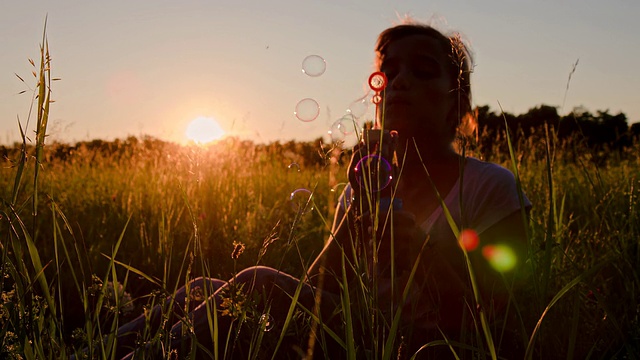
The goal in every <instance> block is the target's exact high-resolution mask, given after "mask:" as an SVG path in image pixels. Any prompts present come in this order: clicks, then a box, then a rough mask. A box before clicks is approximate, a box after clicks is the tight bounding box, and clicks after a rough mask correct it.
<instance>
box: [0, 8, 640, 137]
mask: <svg viewBox="0 0 640 360" xmlns="http://www.w3.org/2000/svg"><path fill="white" fill-rule="evenodd" d="M405 14H409V15H411V16H412V17H414V18H416V19H418V20H431V21H432V22H434V23H435V24H436V25H438V26H439V27H440V28H442V29H444V30H458V31H460V32H461V33H462V34H463V35H464V37H465V38H466V39H467V40H468V41H469V42H470V44H471V47H472V49H473V52H474V55H475V63H476V66H475V71H474V74H473V77H472V81H474V85H473V91H474V103H475V104H476V105H489V106H490V107H491V108H492V109H494V110H496V111H497V110H498V102H499V103H500V104H501V105H502V108H503V109H504V110H505V111H507V112H511V113H515V114H520V113H523V112H526V111H527V110H528V109H529V108H532V107H534V106H537V105H540V104H545V105H552V106H558V109H559V111H560V113H561V114H566V113H568V112H570V111H571V110H572V109H573V108H574V107H576V106H584V107H585V108H586V109H587V110H589V111H592V112H595V111H596V110H607V109H608V110H609V111H610V112H611V113H618V112H624V113H625V114H626V115H627V117H628V119H629V123H633V122H637V121H640V96H639V95H638V90H639V85H640V70H639V69H638V64H637V61H638V59H640V40H638V35H639V34H640V21H638V16H639V15H640V2H638V1H637V0H612V1H601V0H583V1H578V0H553V1H552V0H538V1H515V0H513V1H506V0H503V1H498V0H485V1H457V0H434V1H425V0H410V1H383V0H367V1H365V0H362V1H348V0H323V1H300V0H268V1H263V0H249V1H223V0H183V1H158V0H154V1H151V0H136V1H122V0H113V1H80V0H74V1H72V0H60V1H44V0H41V1H31V0H23V1H17V0H15V1H14V0H6V1H2V3H1V4H0V45H1V49H2V50H1V51H0V143H5V144H6V143H12V142H13V141H16V140H17V139H18V134H19V130H18V125H17V119H18V118H19V119H20V120H21V121H22V122H23V123H24V122H25V121H26V119H27V116H28V110H29V103H30V101H31V97H30V93H25V94H21V95H19V94H18V93H19V92H20V91H22V90H26V89H27V88H26V86H25V85H24V84H23V83H22V82H20V80H19V79H18V78H17V77H16V76H15V74H18V75H20V76H21V77H22V78H24V79H25V80H26V81H27V83H28V84H29V85H30V86H32V87H33V86H34V85H35V80H34V78H33V77H32V76H31V71H32V68H31V65H30V64H29V62H28V59H29V58H33V59H34V60H37V59H38V56H39V53H38V50H39V44H40V42H41V38H42V30H43V24H44V19H45V16H47V15H48V25H47V33H48V40H49V47H50V52H51V56H52V76H53V77H59V78H61V79H62V80H61V81H58V82H55V83H54V84H53V99H54V100H56V102H55V103H54V104H53V105H52V109H51V124H50V131H49V133H50V134H51V139H56V140H59V141H63V142H75V141H84V140H92V139H97V138H100V139H106V140H111V139H114V138H125V137H127V136H130V135H134V136H140V135H144V134H146V135H151V136H154V137H158V138H161V139H165V140H170V141H176V142H184V141H185V135H184V134H185V131H186V128H187V125H188V124H189V123H190V122H191V121H192V120H193V119H195V118H197V117H199V116H206V117H212V118H214V119H216V120H217V122H218V123H219V124H220V126H221V127H222V128H223V129H224V130H225V131H226V132H227V133H228V134H232V135H235V136H240V137H243V138H249V139H252V140H255V141H260V142H270V141H274V140H282V141H286V140H290V139H295V140H304V141H306V140H312V139H314V138H317V137H320V136H323V135H325V134H326V133H327V130H328V129H329V128H330V126H331V124H332V123H333V122H334V121H335V120H337V119H339V118H341V117H342V116H343V115H344V114H345V113H346V110H347V109H348V108H349V105H350V104H351V102H352V101H354V100H356V99H358V98H360V97H362V96H363V95H365V83H366V80H367V78H368V76H369V74H370V73H371V71H372V67H373V61H372V60H373V54H374V53H373V46H374V44H375V40H376V37H377V34H378V33H379V32H380V31H382V30H383V29H385V28H386V27H389V26H390V25H392V24H394V23H396V22H397V21H398V18H399V15H400V16H402V15H405ZM314 54H315V55H319V56H321V57H322V58H324V60H325V61H326V71H325V72H324V73H323V74H322V75H321V76H318V77H310V76H307V75H305V74H303V72H302V71H301V70H302V65H301V64H302V61H303V59H304V58H305V57H307V56H308V55H314ZM578 59H579V63H578V66H577V68H576V71H575V73H573V75H572V78H571V83H570V86H569V90H568V92H567V93H566V100H565V90H566V87H567V79H568V77H569V74H570V73H571V69H572V67H573V65H574V63H575V62H576V60H578ZM308 97H309V98H313V99H315V100H316V101H317V102H318V104H319V106H320V115H319V116H318V118H317V119H315V120H314V121H310V122H302V121H300V120H298V119H297V118H296V116H294V113H293V112H294V109H295V106H296V104H297V103H298V101H300V100H301V99H303V98H308ZM563 102H564V105H563ZM31 122H32V123H34V122H35V120H34V119H32V121H31Z"/></svg>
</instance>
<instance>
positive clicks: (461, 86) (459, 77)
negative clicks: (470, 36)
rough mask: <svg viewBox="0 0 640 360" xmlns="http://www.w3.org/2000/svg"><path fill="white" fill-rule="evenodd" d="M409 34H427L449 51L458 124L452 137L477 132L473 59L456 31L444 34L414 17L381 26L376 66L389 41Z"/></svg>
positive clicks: (468, 136)
mask: <svg viewBox="0 0 640 360" xmlns="http://www.w3.org/2000/svg"><path fill="white" fill-rule="evenodd" d="M412 35H426V36H429V37H431V38H433V39H435V40H436V41H438V43H439V44H440V45H441V46H442V49H443V50H444V53H445V54H447V55H448V57H449V59H451V61H450V62H449V64H448V65H449V66H448V72H449V76H450V79H451V83H452V84H454V85H455V88H454V89H452V91H454V92H455V93H456V95H457V102H458V114H457V120H458V121H457V124H456V125H457V126H456V127H455V128H454V129H452V130H453V134H452V135H453V137H455V134H456V132H457V134H458V135H459V136H460V137H462V138H465V139H468V138H471V137H473V136H474V135H475V134H476V128H477V123H476V118H475V114H474V111H473V109H472V105H471V72H472V71H473V59H472V57H471V53H470V51H469V49H468V48H467V46H466V45H465V43H464V42H463V40H462V38H461V36H460V34H459V33H456V32H454V33H452V34H451V35H445V34H443V33H442V32H440V31H439V30H436V29H435V28H433V27H431V26H429V25H426V24H422V23H418V22H415V21H413V20H410V19H409V20H405V21H404V22H403V23H402V24H400V25H396V26H393V27H390V28H388V29H386V30H384V31H383V32H382V33H380V35H379V36H378V42H377V44H376V48H375V50H376V60H375V67H376V69H378V70H379V69H380V66H381V65H382V64H381V63H382V59H383V58H384V56H385V55H386V53H387V50H388V48H389V45H391V44H392V43H393V42H395V41H397V40H399V39H402V38H405V37H407V36H412Z"/></svg>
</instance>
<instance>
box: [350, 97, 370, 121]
mask: <svg viewBox="0 0 640 360" xmlns="http://www.w3.org/2000/svg"><path fill="white" fill-rule="evenodd" d="M370 93H371V91H369V92H367V94H366V95H365V96H363V97H361V98H359V99H357V100H354V101H353V102H352V103H351V104H350V105H349V108H348V109H347V112H349V113H351V114H352V115H353V116H355V117H356V118H361V117H363V116H364V114H366V113H367V110H369V94H370Z"/></svg>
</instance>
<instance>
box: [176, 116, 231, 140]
mask: <svg viewBox="0 0 640 360" xmlns="http://www.w3.org/2000/svg"><path fill="white" fill-rule="evenodd" d="M224 133H225V132H224V130H223V129H222V127H220V124H218V122H217V121H216V120H215V119H214V118H211V117H206V116H200V117H197V118H195V119H193V120H192V121H191V122H190V123H189V125H188V126H187V131H186V132H185V135H186V136H187V139H189V140H191V141H193V142H195V143H197V144H206V143H209V142H212V141H214V140H218V139H220V138H221V137H223V136H224Z"/></svg>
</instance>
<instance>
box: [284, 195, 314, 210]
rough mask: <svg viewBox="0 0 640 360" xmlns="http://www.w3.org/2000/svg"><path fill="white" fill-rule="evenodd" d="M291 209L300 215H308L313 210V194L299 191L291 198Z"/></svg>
mask: <svg viewBox="0 0 640 360" xmlns="http://www.w3.org/2000/svg"><path fill="white" fill-rule="evenodd" d="M289 200H290V201H291V207H292V208H293V210H294V211H295V212H297V213H299V214H307V213H309V212H311V211H312V210H313V194H312V193H311V191H309V190H307V189H297V190H294V191H293V192H292V193H291V196H290V197H289Z"/></svg>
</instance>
